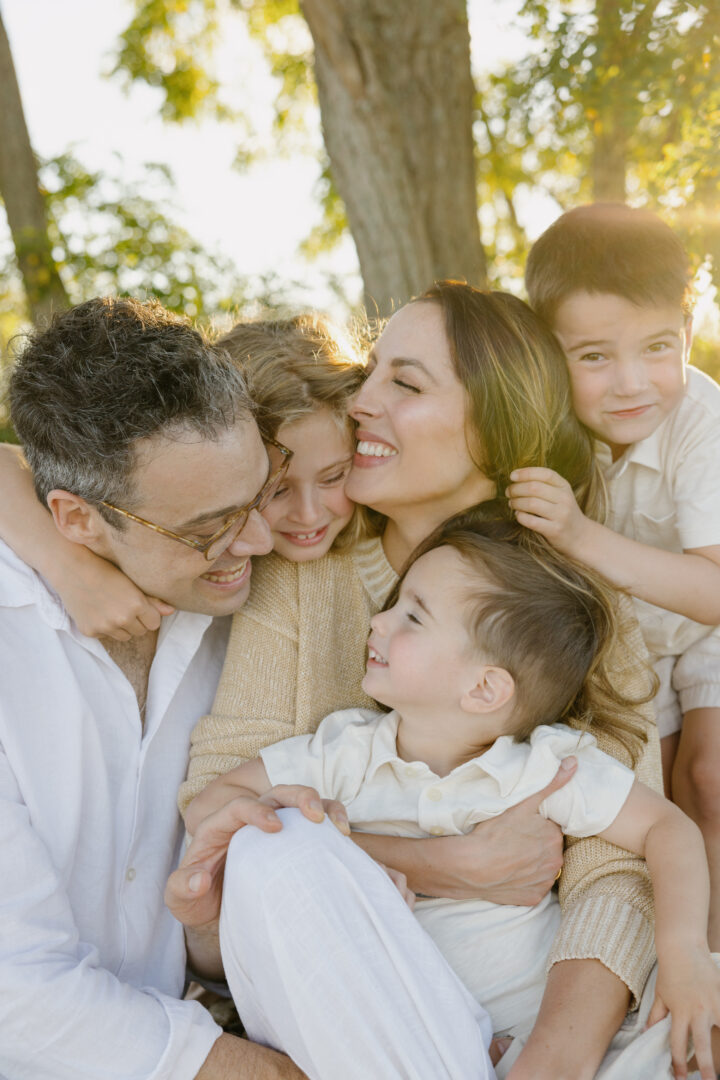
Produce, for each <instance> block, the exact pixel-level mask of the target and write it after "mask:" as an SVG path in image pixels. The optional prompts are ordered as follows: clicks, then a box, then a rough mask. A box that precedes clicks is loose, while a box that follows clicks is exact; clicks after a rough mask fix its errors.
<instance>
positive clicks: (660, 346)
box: [647, 341, 670, 353]
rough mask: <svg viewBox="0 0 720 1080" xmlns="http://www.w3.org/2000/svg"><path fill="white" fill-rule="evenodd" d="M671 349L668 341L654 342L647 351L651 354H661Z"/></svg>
mask: <svg viewBox="0 0 720 1080" xmlns="http://www.w3.org/2000/svg"><path fill="white" fill-rule="evenodd" d="M669 348H670V346H669V345H668V343H667V342H666V341H653V343H652V345H648V350H647V351H648V352H651V353H661V352H665V350H666V349H669Z"/></svg>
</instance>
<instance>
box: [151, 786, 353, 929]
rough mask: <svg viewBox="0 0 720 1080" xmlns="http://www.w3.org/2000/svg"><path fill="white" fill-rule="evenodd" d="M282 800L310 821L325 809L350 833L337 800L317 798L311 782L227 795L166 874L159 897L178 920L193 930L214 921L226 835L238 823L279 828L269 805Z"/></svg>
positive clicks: (229, 835) (279, 804)
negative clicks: (226, 800)
mask: <svg viewBox="0 0 720 1080" xmlns="http://www.w3.org/2000/svg"><path fill="white" fill-rule="evenodd" d="M283 806H294V807H297V808H298V809H299V810H300V811H301V812H302V813H303V814H304V816H305V817H306V818H308V819H309V820H310V821H318V822H319V821H322V820H323V818H324V817H325V814H327V815H328V817H329V818H330V820H331V821H332V822H333V824H334V825H335V826H336V827H337V828H338V829H339V830H340V832H342V833H345V834H346V835H349V834H350V826H349V825H348V819H347V812H346V810H345V807H344V806H343V805H342V803H340V802H337V801H335V800H333V799H321V798H320V796H319V795H318V793H317V791H315V789H314V788H309V787H304V786H302V785H300V784H295V785H290V784H284V785H279V786H278V787H274V788H272V789H271V790H270V791H269V792H268V793H267V794H266V795H262V796H260V798H248V797H246V796H240V797H239V798H237V799H233V800H232V802H229V803H227V804H226V805H225V806H223V807H222V808H221V809H220V810H217V811H215V813H213V814H211V815H210V816H209V817H207V818H205V820H204V821H202V822H200V824H199V825H198V826H197V829H196V830H195V835H194V837H193V839H192V843H191V844H190V845H189V847H188V849H187V851H186V852H185V856H184V858H183V860H182V862H181V863H180V865H179V867H178V868H177V870H176V871H175V872H174V873H173V874H171V875H170V877H169V878H168V882H167V885H166V887H165V903H166V904H167V906H168V908H169V909H170V911H171V912H172V914H173V915H174V916H175V918H176V919H178V921H179V922H181V923H183V925H184V926H186V927H191V928H193V929H198V930H199V929H202V928H203V927H207V928H209V927H211V926H212V925H213V924H215V923H216V922H217V920H218V918H219V917H220V903H221V900H222V883H223V873H224V870H225V857H226V855H227V849H228V845H229V843H230V841H231V840H232V838H233V836H234V835H235V833H236V832H237V831H238V829H241V828H242V827H243V826H244V825H255V826H257V828H259V829H262V830H263V832H279V830H280V829H281V828H282V822H281V821H280V818H279V817H278V816H277V814H276V813H275V810H277V809H279V808H280V807H283Z"/></svg>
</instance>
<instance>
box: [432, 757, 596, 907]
mask: <svg viewBox="0 0 720 1080" xmlns="http://www.w3.org/2000/svg"><path fill="white" fill-rule="evenodd" d="M576 769H577V758H574V757H571V758H566V760H565V761H563V762H562V764H561V765H560V768H559V769H558V771H557V773H556V774H555V776H554V777H553V779H552V780H551V782H550V783H549V784H548V785H547V787H544V788H543V789H542V791H538V792H537V793H536V794H535V795H530V796H529V797H528V798H527V799H523V801H522V802H520V803H518V804H517V805H516V806H512V807H510V809H509V810H506V811H505V812H504V813H503V814H499V815H498V816H497V817H494V818H490V819H488V820H487V821H481V822H480V824H479V825H476V826H475V828H474V829H473V830H472V832H470V833H468V834H467V835H466V836H465V837H458V838H457V841H456V842H457V843H458V845H459V844H460V842H462V841H465V845H464V850H463V853H462V867H463V868H462V869H461V873H462V874H463V877H464V878H465V879H466V881H467V883H468V885H469V886H470V888H469V889H468V891H467V892H466V893H465V894H464V895H466V896H468V897H469V896H480V897H481V898H482V899H483V900H490V901H491V902H492V903H494V904H517V905H520V906H523V907H524V906H532V905H534V904H539V903H540V901H541V900H542V899H543V897H544V896H545V895H546V894H547V893H548V891H549V890H550V889H551V888H552V886H553V883H554V882H555V881H556V880H557V878H558V877H559V874H560V871H561V870H562V864H563V835H562V832H561V830H560V827H559V826H558V825H556V824H555V823H554V822H552V821H548V820H547V818H544V817H542V816H541V815H540V814H539V813H538V810H539V808H540V805H541V803H543V802H544V800H545V799H547V798H548V796H549V795H552V793H553V792H554V791H558V790H559V789H560V788H562V787H564V786H565V784H566V783H567V782H568V781H569V780H570V779H571V778H572V776H573V775H574V773H575V771H576ZM474 875H478V880H477V883H476V885H475V886H474V887H473V884H472V882H473V877H474ZM489 875H492V876H490V877H489ZM480 876H481V879H480ZM453 895H460V894H459V893H457V894H456V893H453Z"/></svg>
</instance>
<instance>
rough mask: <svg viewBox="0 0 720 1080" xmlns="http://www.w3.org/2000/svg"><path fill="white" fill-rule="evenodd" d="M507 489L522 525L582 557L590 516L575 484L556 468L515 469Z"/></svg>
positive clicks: (575, 556) (511, 503)
mask: <svg viewBox="0 0 720 1080" xmlns="http://www.w3.org/2000/svg"><path fill="white" fill-rule="evenodd" d="M510 479H511V481H512V483H511V484H510V485H509V486H508V487H507V488H506V489H505V494H506V495H507V497H508V501H509V503H510V506H511V508H512V509H513V510H514V511H515V517H516V518H517V521H518V524H519V525H524V526H525V528H527V529H533V530H534V531H535V532H539V533H541V534H542V535H543V536H544V537H545V538H546V539H547V540H549V541H550V543H551V544H552V545H553V547H555V548H557V550H558V551H561V552H563V554H565V555H570V556H571V557H573V558H577V559H579V558H581V557H582V551H583V545H584V540H585V533H586V529H587V526H588V524H589V519H588V518H586V517H585V515H584V514H583V512H582V510H581V509H580V507H579V506H578V504H577V502H576V500H575V495H574V493H573V490H572V488H571V487H570V485H569V484H568V482H567V480H565V479H564V478H563V477H562V476H560V475H559V474H558V473H556V472H553V470H552V469H542V468H528V469H515V470H514V471H513V472H512V473H510Z"/></svg>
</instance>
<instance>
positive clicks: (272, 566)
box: [178, 555, 298, 814]
mask: <svg viewBox="0 0 720 1080" xmlns="http://www.w3.org/2000/svg"><path fill="white" fill-rule="evenodd" d="M297 570H298V567H297V564H296V563H291V562H288V561H287V560H286V559H281V558H279V557H278V556H274V555H268V556H267V557H266V558H264V559H259V560H257V562H256V564H255V565H254V566H253V587H252V593H251V597H250V599H249V600H248V601H247V603H246V604H245V606H244V607H243V608H241V610H240V611H238V612H237V613H236V614H235V616H234V617H233V623H232V628H231V631H230V639H229V641H228V649H227V654H226V657H225V665H224V667H223V671H222V675H221V676H220V683H219V685H218V689H217V693H216V695H215V701H214V703H213V707H212V712H211V713H210V714H209V715H207V716H203V717H202V718H201V719H200V720H199V721H198V723H197V724H196V725H195V729H194V730H193V733H192V738H191V743H190V763H189V766H188V775H187V779H186V781H185V783H184V784H183V785H182V787H181V788H180V793H179V796H178V805H179V807H180V810H181V812H182V813H183V814H184V813H185V811H186V809H187V807H188V804H189V803H190V802H191V800H192V799H194V798H195V796H196V795H198V794H199V793H200V792H201V791H202V790H203V788H205V787H206V786H207V784H209V783H210V781H211V780H214V779H215V778H216V777H218V776H220V775H221V774H222V773H226V772H228V770H230V769H234V768H235V767H236V766H237V765H241V764H242V762H244V761H247V760H249V759H250V758H254V757H257V755H258V753H259V752H260V750H261V749H262V748H263V747H264V746H268V745H269V744H270V743H274V742H277V741H279V740H280V739H285V738H288V736H290V735H295V734H296V730H295V721H296V691H297V683H298V671H297V666H298V580H297V579H298V574H297Z"/></svg>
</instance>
